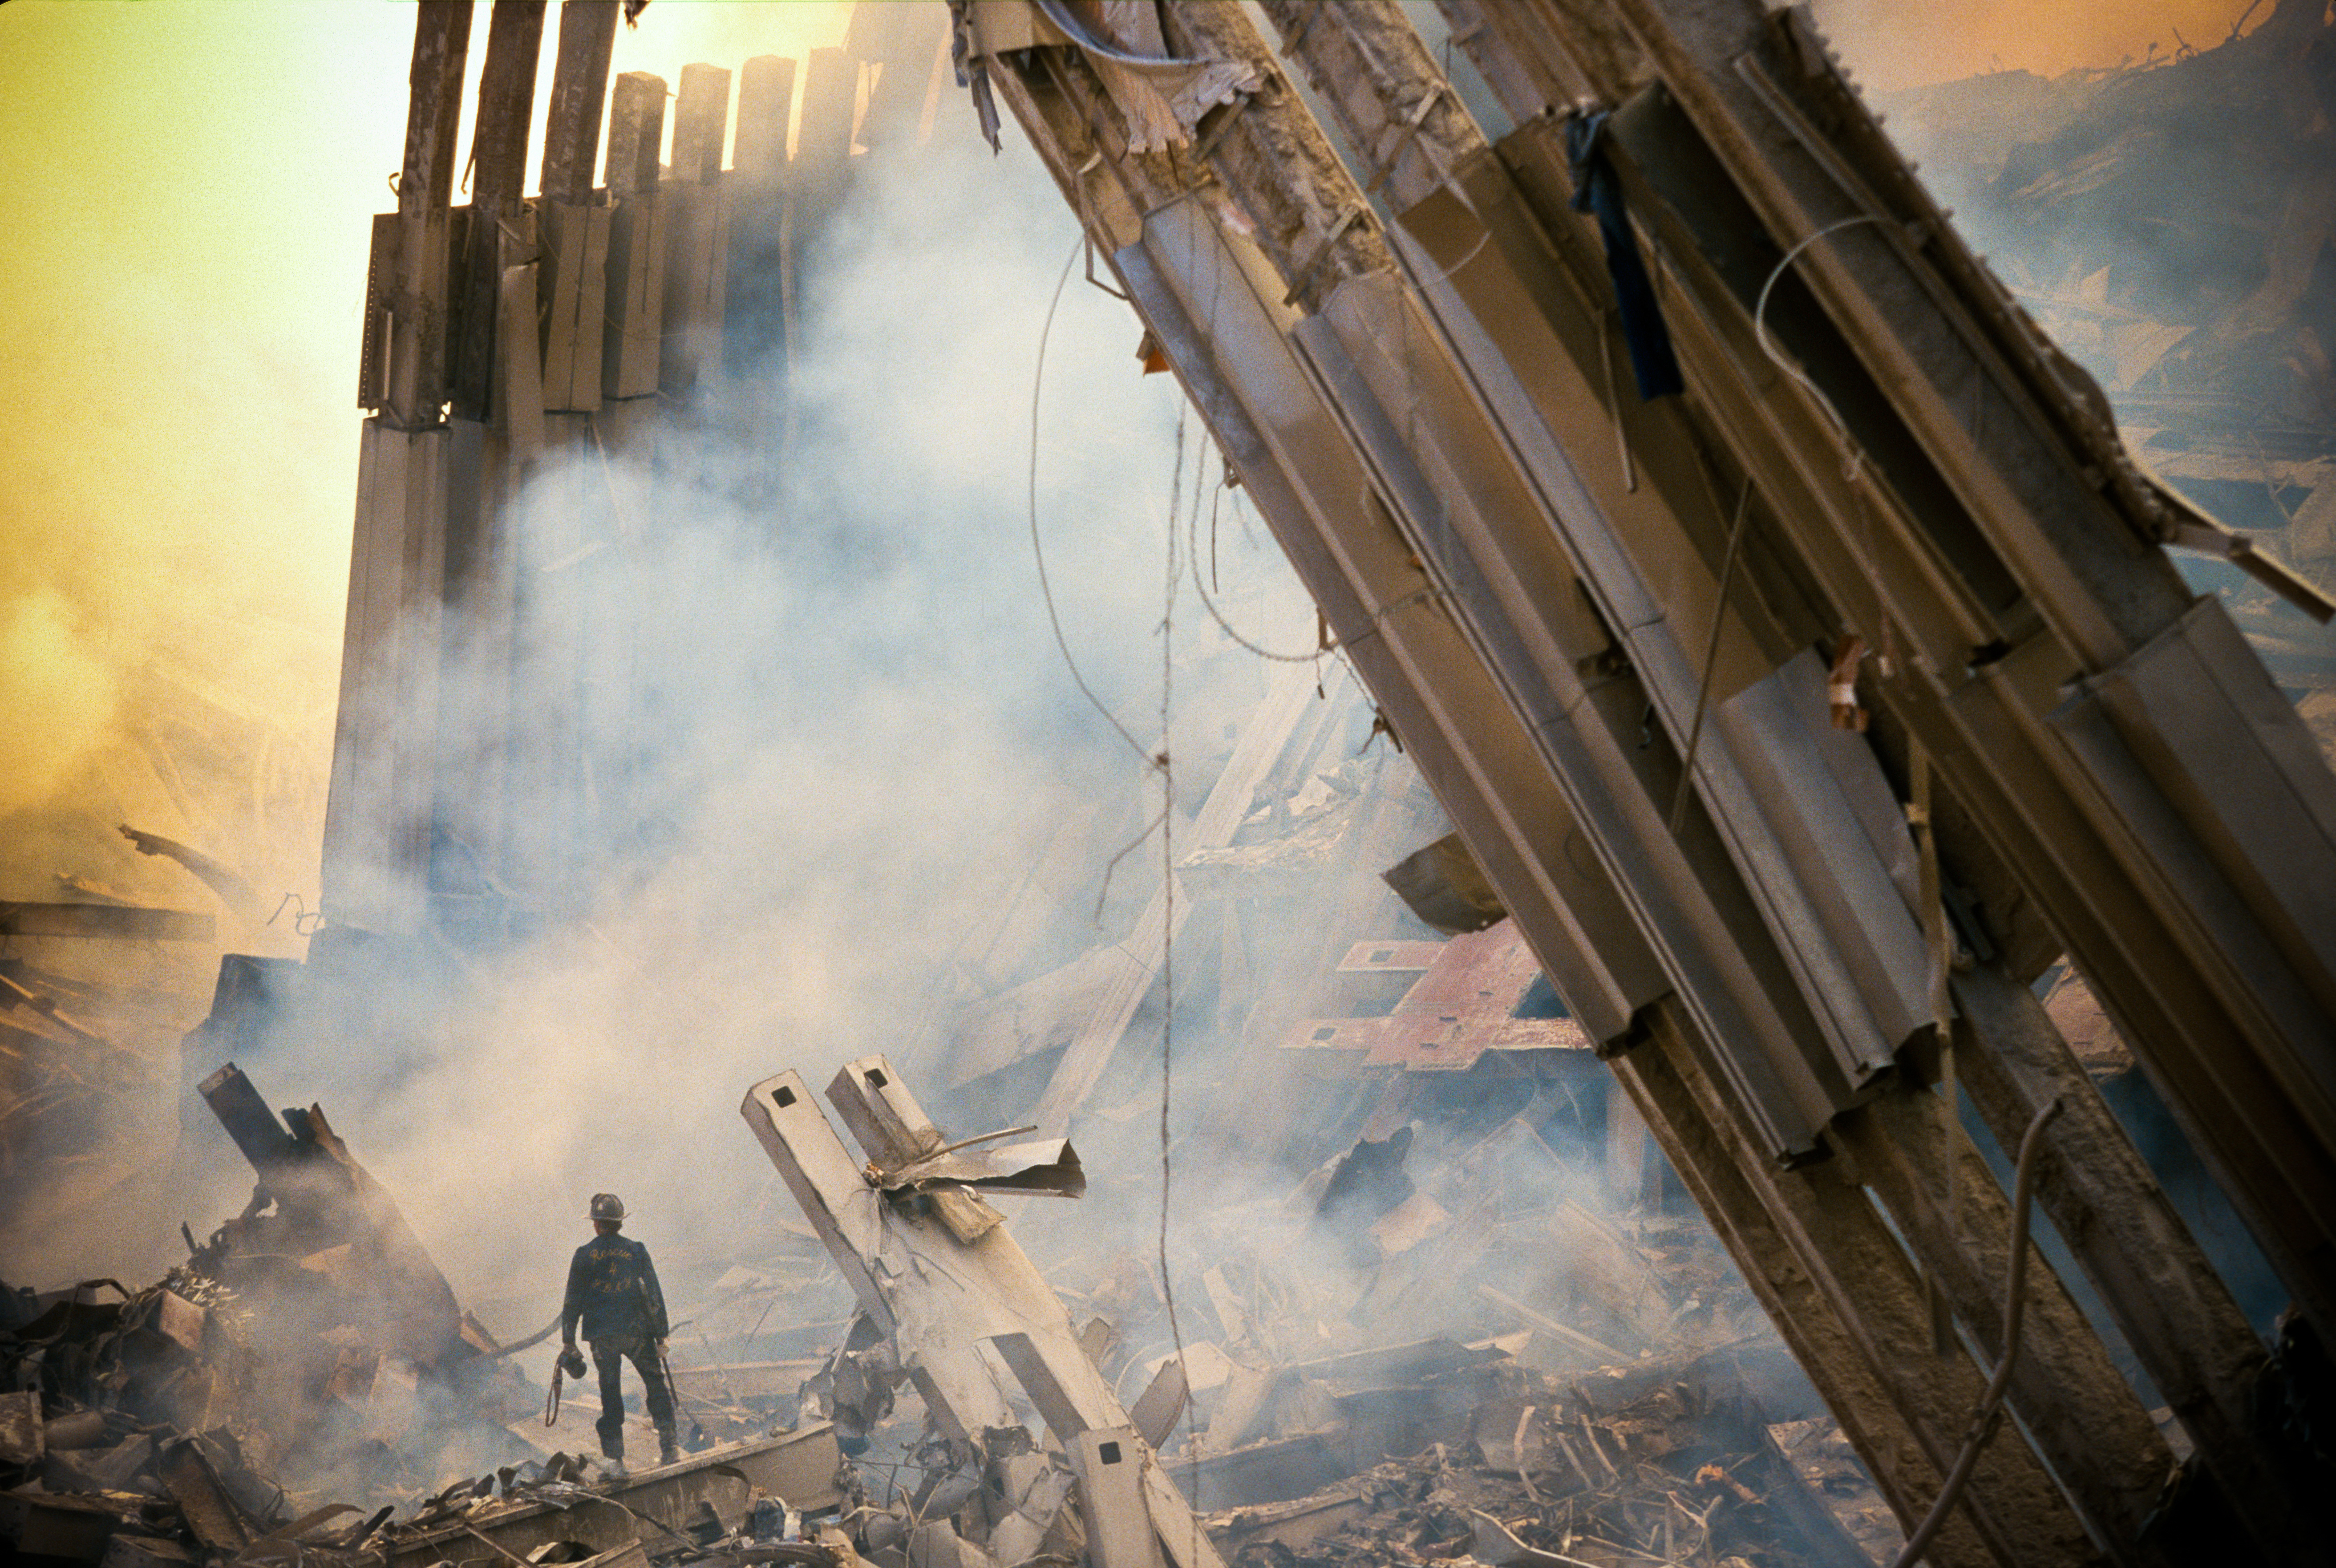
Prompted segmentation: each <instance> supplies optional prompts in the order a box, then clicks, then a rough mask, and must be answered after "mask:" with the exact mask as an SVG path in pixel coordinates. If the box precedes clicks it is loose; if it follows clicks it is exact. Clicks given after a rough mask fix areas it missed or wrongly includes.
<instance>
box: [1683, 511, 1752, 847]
mask: <svg viewBox="0 0 2336 1568" xmlns="http://www.w3.org/2000/svg"><path fill="white" fill-rule="evenodd" d="M1712 499H1713V500H1715V501H1717V500H1718V497H1717V496H1714V497H1713V498H1712ZM1751 510H1752V476H1751V475H1750V474H1748V473H1747V474H1746V475H1745V476H1744V489H1743V491H1742V492H1740V493H1738V494H1737V497H1736V521H1735V522H1734V523H1733V524H1732V525H1730V527H1729V528H1728V559H1727V560H1723V561H1721V562H1720V563H1719V592H1718V596H1717V597H1716V598H1714V599H1713V600H1712V604H1711V640H1710V641H1709V642H1708V643H1706V644H1705V645H1704V649H1703V678H1702V679H1700V680H1698V681H1697V682H1696V686H1695V717H1694V718H1693V719H1692V720H1690V721H1689V724H1688V726H1687V750H1686V751H1685V752H1683V753H1682V754H1680V756H1679V793H1678V794H1675V795H1673V796H1672V797H1671V836H1672V837H1673V838H1677V837H1678V836H1679V828H1680V827H1681V826H1682V825H1683V824H1684V823H1686V822H1687V801H1688V796H1689V794H1692V793H1693V792H1694V789H1695V748H1696V746H1697V745H1698V744H1699V743H1700V742H1701V741H1702V739H1703V716H1704V713H1705V711H1706V710H1707V709H1708V708H1709V707H1710V706H1711V672H1712V671H1713V670H1714V669H1716V668H1718V665H1719V633H1720V630H1721V628H1724V627H1725V626H1726V625H1727V624H1728V585H1729V584H1730V583H1732V582H1734V581H1735V580H1736V557H1737V553H1738V552H1739V550H1741V549H1742V547H1743V544H1744V520H1745V518H1746V517H1747V516H1748V515H1749V514H1750V512H1751Z"/></svg>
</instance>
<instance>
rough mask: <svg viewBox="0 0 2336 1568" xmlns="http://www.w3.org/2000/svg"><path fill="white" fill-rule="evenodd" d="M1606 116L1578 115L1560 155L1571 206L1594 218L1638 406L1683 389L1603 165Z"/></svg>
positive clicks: (1617, 192)
mask: <svg viewBox="0 0 2336 1568" xmlns="http://www.w3.org/2000/svg"><path fill="white" fill-rule="evenodd" d="M1606 119H1607V116H1606V114H1605V112H1599V113H1596V114H1577V115H1575V116H1574V117H1573V118H1572V120H1569V121H1567V122H1566V125H1565V155H1566V158H1567V159H1568V161H1570V162H1571V163H1572V176H1573V201H1572V207H1573V209H1574V210H1575V211H1576V212H1590V213H1595V214H1596V215H1597V218H1598V235H1599V238H1600V239H1603V240H1604V241H1605V242H1606V274H1607V276H1608V277H1610V278H1612V279H1613V280H1614V303H1615V306H1616V307H1617V308H1618V309H1620V311H1621V316H1622V340H1623V342H1624V343H1626V344H1627V345H1629V346H1630V374H1631V375H1632V377H1633V378H1635V379H1636V380H1637V382H1638V384H1639V396H1640V400H1641V401H1643V402H1648V403H1651V402H1653V401H1654V400H1655V399H1656V398H1658V397H1669V396H1672V395H1673V394H1677V393H1679V392H1682V391H1684V390H1686V385H1687V384H1686V383H1685V382H1684V381H1682V380H1681V379H1680V378H1679V356H1678V355H1674V354H1673V353H1672V352H1671V335H1670V329H1669V327H1667V326H1664V325H1663V312H1662V307H1660V306H1659V305H1657V304H1656V303H1655V283H1654V279H1653V278H1650V277H1649V276H1647V264H1646V262H1645V261H1644V260H1643V259H1642V258H1640V255H1639V240H1638V237H1637V236H1636V235H1634V234H1632V233H1631V232H1630V214H1629V212H1628V211H1626V210H1625V209H1624V208H1623V205H1622V181H1621V177H1620V176H1619V175H1617V174H1616V173H1615V172H1614V166H1613V164H1611V163H1610V162H1608V161H1607V159H1606V149H1605V131H1606Z"/></svg>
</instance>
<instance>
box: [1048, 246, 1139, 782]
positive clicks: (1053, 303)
mask: <svg viewBox="0 0 2336 1568" xmlns="http://www.w3.org/2000/svg"><path fill="white" fill-rule="evenodd" d="M1085 246H1086V236H1085V231H1084V230H1082V231H1081V233H1080V237H1079V242H1078V244H1076V245H1074V246H1072V247H1071V254H1070V255H1069V256H1068V257H1067V258H1065V260H1064V262H1063V275H1062V276H1061V277H1060V278H1056V280H1055V297H1054V298H1052V299H1051V300H1049V301H1048V302H1047V304H1046V325H1045V326H1042V327H1040V328H1039V329H1038V362H1037V365H1035V366H1034V367H1033V368H1032V370H1031V373H1030V558H1031V560H1033V561H1035V562H1036V563H1037V568H1038V592H1039V593H1040V594H1041V595H1042V596H1043V597H1044V598H1045V599H1046V624H1047V625H1049V626H1051V627H1053V628H1055V647H1056V648H1058V649H1060V650H1061V651H1062V655H1063V667H1065V668H1066V669H1068V670H1069V671H1070V672H1071V682H1072V684H1073V685H1075V686H1076V687H1078V688H1079V695H1080V696H1084V697H1085V698H1086V699H1087V704H1088V706H1091V707H1093V708H1094V709H1095V712H1097V713H1099V714H1101V715H1103V717H1104V722H1105V724H1108V725H1109V726H1111V727H1112V728H1113V729H1114V730H1115V731H1117V732H1118V734H1119V738H1120V739H1122V740H1124V741H1125V742H1126V743H1127V748H1128V750H1130V751H1132V752H1134V754H1135V755H1137V756H1140V757H1143V758H1144V761H1145V763H1146V764H1149V765H1153V766H1157V764H1156V763H1154V762H1153V758H1152V757H1151V756H1150V755H1147V754H1146V753H1145V752H1144V743H1143V742H1141V741H1139V740H1137V739H1136V738H1135V736H1134V735H1131V734H1129V733H1128V728H1127V726H1125V725H1124V724H1122V723H1120V722H1119V718H1118V716H1117V715H1115V714H1114V713H1113V712H1112V711H1111V709H1109V708H1107V707H1105V706H1104V703H1103V699H1102V698H1101V697H1099V696H1095V691H1094V688H1093V687H1089V686H1088V685H1087V682H1086V677H1085V676H1083V675H1081V674H1080V673H1079V661H1078V660H1077V659H1076V658H1074V657H1071V645H1070V640H1069V639H1068V638H1066V637H1064V635H1063V618H1062V615H1061V613H1060V612H1059V611H1057V610H1056V608H1055V590H1054V587H1053V585H1052V584H1050V583H1049V582H1048V581H1047V580H1046V547H1045V546H1044V545H1042V544H1041V543H1040V542H1039V539H1038V394H1039V392H1040V391H1041V389H1042V388H1044V387H1045V385H1046V340H1047V339H1048V338H1049V337H1051V336H1054V331H1055V312H1056V309H1057V308H1059V307H1061V305H1062V303H1063V290H1064V289H1065V288H1066V287H1069V285H1070V281H1071V268H1074V267H1076V266H1077V265H1078V260H1079V254H1080V252H1081V251H1082V250H1084V249H1085Z"/></svg>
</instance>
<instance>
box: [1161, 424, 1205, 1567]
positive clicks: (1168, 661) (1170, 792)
mask: <svg viewBox="0 0 2336 1568" xmlns="http://www.w3.org/2000/svg"><path fill="white" fill-rule="evenodd" d="M1189 413H1190V404H1187V405H1186V406H1185V407H1183V408H1181V409H1179V410H1178V411H1177V414H1176V469H1175V475H1176V477H1175V479H1174V480H1173V482H1171V483H1170V485H1169V488H1168V549H1167V557H1168V563H1167V571H1166V582H1165V585H1164V586H1163V589H1162V593H1161V609H1160V753H1159V755H1157V756H1156V757H1154V758H1153V765H1155V766H1156V767H1157V768H1158V769H1159V770H1160V794H1161V801H1160V896H1161V906H1160V992H1161V995H1160V1231H1159V1235H1158V1237H1157V1238H1156V1250H1157V1252H1158V1254H1159V1261H1160V1300H1161V1302H1162V1304H1163V1305H1164V1306H1165V1307H1166V1308H1167V1310H1168V1337H1169V1339H1171V1340H1173V1342H1174V1343H1175V1346H1176V1365H1177V1367H1178V1368H1180V1369H1182V1368H1183V1366H1184V1330H1183V1326H1182V1325H1181V1324H1180V1323H1179V1322H1178V1321H1177V1319H1176V1283H1175V1278H1174V1276H1173V1274H1172V1273H1171V1271H1170V1270H1169V1266H1168V1201H1169V1193H1170V1190H1171V1188H1172V1186H1173V1180H1174V1166H1173V1162H1172V1159H1171V1155H1170V1151H1169V1144H1170V1135H1169V1109H1170V1105H1171V1104H1172V1100H1173V1086H1174V1083H1175V1052H1176V843H1175V838H1176V828H1175V818H1176V769H1175V760H1174V753H1173V751H1172V749H1171V745H1172V740H1171V736H1170V733H1169V717H1170V711H1171V706H1172V697H1173V692H1174V689H1175V648H1174V642H1175V631H1176V579H1177V575H1178V573H1177V557H1176V521H1177V519H1176V513H1177V511H1178V510H1179V505H1180V503H1181V502H1182V500H1183V482H1184V426H1185V420H1186V418H1187V416H1188V414H1189ZM1198 484H1199V481H1198V478H1197V476H1196V478H1195V480H1194V485H1195V492H1194V499H1195V501H1196V502H1197V500H1198ZM1197 515H1198V508H1197V506H1196V507H1195V516H1196V517H1197ZM1192 580H1193V584H1194V586H1195V587H1198V586H1199V583H1200V573H1198V572H1197V571H1196V572H1194V573H1193V574H1192ZM1191 1410H1192V1407H1191V1406H1190V1404H1187V1405H1186V1407H1185V1412H1186V1420H1187V1422H1188V1423H1189V1421H1190V1419H1191ZM1188 1429H1189V1428H1188ZM1193 1519H1194V1524H1193V1528H1194V1530H1195V1531H1196V1532H1197V1531H1198V1529H1199V1527H1200V1526H1199V1523H1198V1521H1199V1515H1198V1514H1195V1515H1193ZM1188 1561H1189V1559H1188Z"/></svg>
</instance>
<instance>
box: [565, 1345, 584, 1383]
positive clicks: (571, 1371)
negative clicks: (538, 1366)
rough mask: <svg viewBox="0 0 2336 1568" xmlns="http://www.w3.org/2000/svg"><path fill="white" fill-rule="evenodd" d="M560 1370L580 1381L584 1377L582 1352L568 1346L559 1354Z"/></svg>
mask: <svg viewBox="0 0 2336 1568" xmlns="http://www.w3.org/2000/svg"><path fill="white" fill-rule="evenodd" d="M560 1370H561V1371H562V1372H565V1373H567V1374H568V1376H569V1377H571V1378H576V1379H578V1380H579V1381H581V1380H582V1378H583V1377H584V1352H583V1351H581V1350H579V1349H577V1348H576V1347H575V1346H573V1345H570V1346H569V1347H568V1348H567V1349H564V1350H562V1351H560Z"/></svg>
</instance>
